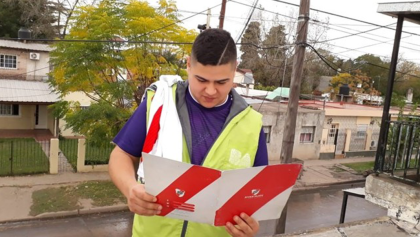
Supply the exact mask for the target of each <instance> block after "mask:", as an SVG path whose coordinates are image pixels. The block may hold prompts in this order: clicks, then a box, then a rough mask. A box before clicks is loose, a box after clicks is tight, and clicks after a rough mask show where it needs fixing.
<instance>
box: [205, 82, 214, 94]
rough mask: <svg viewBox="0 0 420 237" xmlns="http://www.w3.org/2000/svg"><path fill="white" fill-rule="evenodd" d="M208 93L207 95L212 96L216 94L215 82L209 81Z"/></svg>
mask: <svg viewBox="0 0 420 237" xmlns="http://www.w3.org/2000/svg"><path fill="white" fill-rule="evenodd" d="M206 94H207V95H210V96H212V95H214V94H216V87H215V86H214V84H213V83H209V84H208V85H207V87H206Z"/></svg>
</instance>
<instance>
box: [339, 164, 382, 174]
mask: <svg viewBox="0 0 420 237" xmlns="http://www.w3.org/2000/svg"><path fill="white" fill-rule="evenodd" d="M342 165H344V166H347V167H349V168H351V169H353V170H354V171H356V172H357V173H358V174H362V173H363V171H366V170H372V169H373V166H374V165H375V162H374V161H368V162H356V163H347V164H342Z"/></svg>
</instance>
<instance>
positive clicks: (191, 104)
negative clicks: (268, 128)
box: [114, 90, 268, 166]
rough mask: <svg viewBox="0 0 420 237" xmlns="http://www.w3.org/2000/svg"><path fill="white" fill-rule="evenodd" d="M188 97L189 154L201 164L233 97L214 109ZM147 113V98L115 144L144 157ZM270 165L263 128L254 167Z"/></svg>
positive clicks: (186, 97) (186, 98)
mask: <svg viewBox="0 0 420 237" xmlns="http://www.w3.org/2000/svg"><path fill="white" fill-rule="evenodd" d="M185 100H186V104H187V108H188V114H189V117H190V124H191V135H192V144H194V145H193V147H192V154H190V156H191V163H192V164H194V165H201V164H202V162H203V159H204V158H205V156H206V155H207V152H208V151H209V150H210V148H211V147H212V145H213V143H214V142H215V141H216V139H217V138H218V136H219V134H220V132H221V131H222V128H223V125H224V123H225V120H226V118H227V116H228V114H229V111H230V107H231V105H232V98H231V95H229V98H228V100H227V101H226V103H225V104H223V105H221V106H218V107H214V108H205V107H203V106H201V105H200V104H199V103H197V102H196V101H195V100H194V99H193V98H192V96H191V95H190V93H189V92H188V90H187V92H186V96H185ZM146 114H147V102H146V100H144V101H143V102H142V103H141V104H140V106H139V107H138V108H137V110H136V111H135V112H134V114H133V115H132V116H131V118H130V119H129V120H128V121H127V123H126V124H125V125H124V127H123V128H122V129H121V131H120V132H119V133H118V134H117V136H116V137H115V138H114V143H115V144H117V145H118V146H119V147H120V148H121V149H123V150H124V151H125V152H127V153H128V154H130V155H132V156H135V157H140V156H141V152H142V149H143V144H144V141H145V139H146V130H147V129H146V127H147V126H146V121H147V120H146ZM267 164H268V153H267V145H266V143H265V136H264V132H263V130H261V132H260V138H259V142H258V150H257V154H256V156H255V161H254V166H262V165H267Z"/></svg>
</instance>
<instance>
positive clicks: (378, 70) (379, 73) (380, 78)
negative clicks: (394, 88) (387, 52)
mask: <svg viewBox="0 0 420 237" xmlns="http://www.w3.org/2000/svg"><path fill="white" fill-rule="evenodd" d="M386 68H389V62H386V61H383V60H382V59H381V58H380V57H378V56H375V55H373V54H364V55H362V56H359V57H357V58H356V59H355V60H354V64H353V67H352V68H349V69H347V70H348V71H351V72H350V73H353V71H354V70H360V71H362V72H364V73H366V75H368V76H369V77H371V78H372V79H373V80H374V81H375V83H374V87H375V88H376V89H377V90H378V91H380V92H381V94H385V92H386V88H387V85H388V70H387V69H386ZM396 81H398V80H396Z"/></svg>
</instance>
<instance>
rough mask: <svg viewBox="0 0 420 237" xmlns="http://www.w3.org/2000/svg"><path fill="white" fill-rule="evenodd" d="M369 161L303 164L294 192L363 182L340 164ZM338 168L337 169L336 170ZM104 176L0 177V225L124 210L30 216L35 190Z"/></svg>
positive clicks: (112, 208)
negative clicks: (9, 222) (18, 221)
mask: <svg viewBox="0 0 420 237" xmlns="http://www.w3.org/2000/svg"><path fill="white" fill-rule="evenodd" d="M373 160H374V158H373V157H369V158H351V159H335V160H308V161H305V162H304V166H303V169H304V170H303V174H302V177H301V178H300V179H299V180H298V181H297V183H296V185H295V188H294V190H295V191H298V190H307V189H315V188H322V187H328V186H330V185H334V184H343V183H352V182H363V181H364V177H363V176H361V175H356V174H354V172H352V170H347V168H346V167H344V166H342V165H341V164H343V163H352V162H366V161H373ZM337 167H338V168H337ZM109 179H110V178H109V175H108V173H107V172H97V173H63V174H58V175H49V174H48V175H47V174H46V175H33V176H16V177H0V200H2V201H1V202H0V223H1V222H8V221H17V220H28V219H37V218H44V217H59V216H66V215H77V214H82V213H92V212H105V211H115V210H122V209H127V207H126V206H125V205H122V206H121V205H116V206H110V207H91V206H89V205H88V206H84V205H83V203H80V204H81V206H82V208H81V209H79V210H74V211H69V212H59V213H46V214H41V215H38V216H30V215H29V212H30V208H31V205H32V193H33V192H34V191H37V190H41V189H45V188H49V187H60V186H66V185H75V184H78V183H80V182H83V181H94V180H109Z"/></svg>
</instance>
